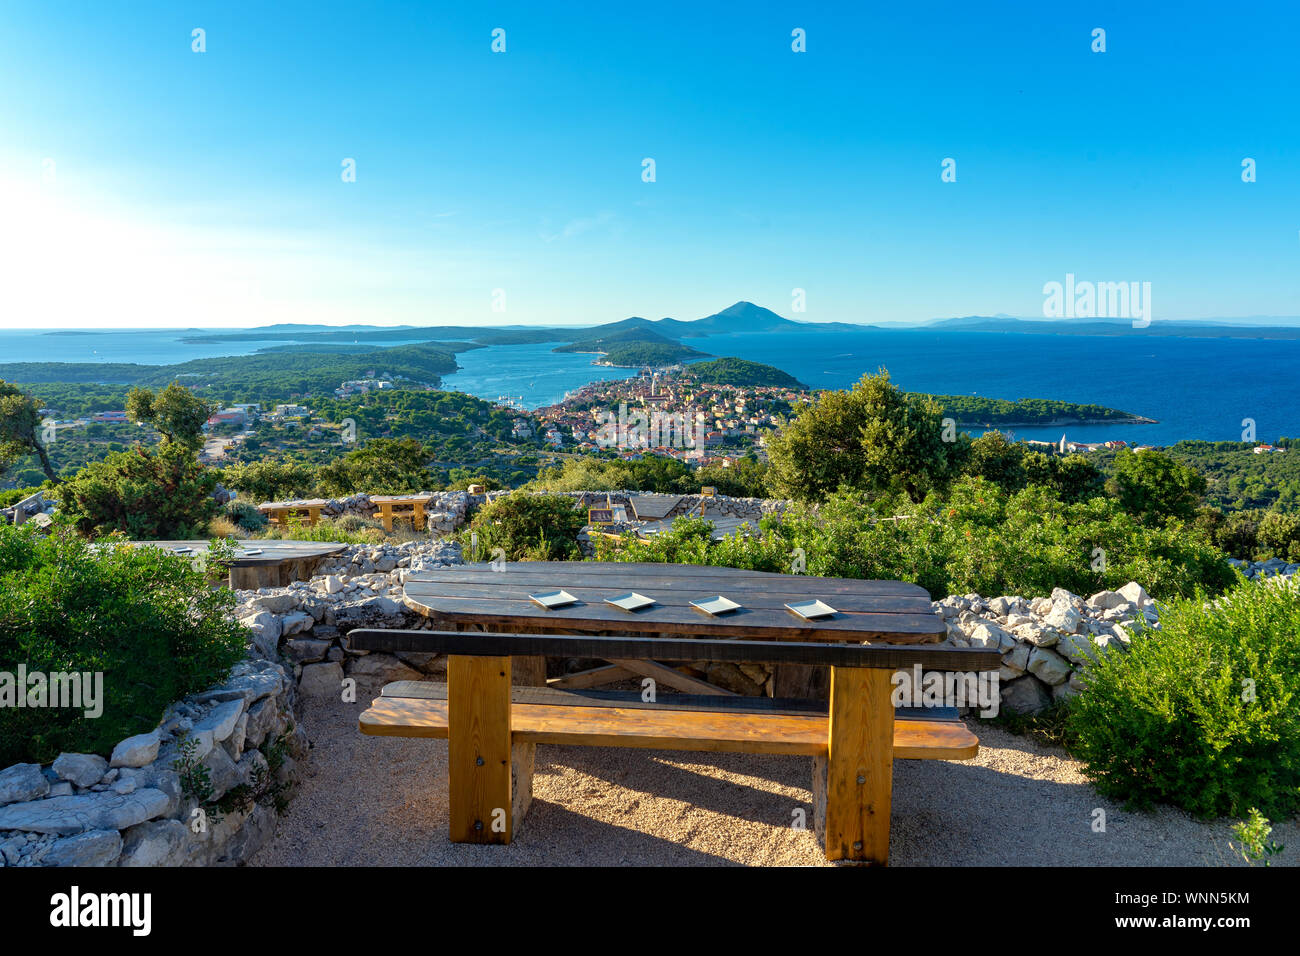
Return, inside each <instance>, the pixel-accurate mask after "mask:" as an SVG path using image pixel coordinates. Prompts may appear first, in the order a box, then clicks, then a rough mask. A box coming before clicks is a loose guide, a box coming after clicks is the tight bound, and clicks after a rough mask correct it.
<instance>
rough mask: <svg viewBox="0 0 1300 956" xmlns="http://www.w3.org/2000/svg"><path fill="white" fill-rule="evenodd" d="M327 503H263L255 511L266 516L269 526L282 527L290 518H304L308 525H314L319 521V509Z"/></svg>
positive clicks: (322, 501) (317, 500)
mask: <svg viewBox="0 0 1300 956" xmlns="http://www.w3.org/2000/svg"><path fill="white" fill-rule="evenodd" d="M327 504H329V502H327V501H326V500H325V499H324V498H312V499H311V500H308V501H265V502H263V503H262V504H260V505H258V506H257V510H258V511H260V512H262V514H264V515H266V517H267V520H269V521H270V522H271V524H273V525H276V526H278V527H284V526H286V525H287V524H288V523H289V518H290V517H299V518H302V517H305V518H306V519H307V524H308V525H315V524H316V522H317V521H319V520H320V512H321V509H322V508H324V507H325V506H326V505H327Z"/></svg>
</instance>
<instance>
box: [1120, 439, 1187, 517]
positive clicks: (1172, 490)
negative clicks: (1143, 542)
mask: <svg viewBox="0 0 1300 956" xmlns="http://www.w3.org/2000/svg"><path fill="white" fill-rule="evenodd" d="M1114 469H1115V471H1114V475H1113V477H1112V478H1111V479H1110V480H1109V481H1107V482H1106V490H1107V492H1109V493H1110V494H1112V495H1114V496H1115V497H1117V498H1118V499H1119V501H1120V503H1121V504H1122V505H1123V506H1124V510H1125V511H1127V512H1128V513H1129V514H1132V515H1135V516H1136V517H1138V518H1139V519H1141V520H1142V521H1143V522H1144V523H1146V524H1159V523H1160V522H1162V521H1164V520H1166V519H1168V518H1180V519H1183V520H1185V521H1190V520H1191V519H1192V518H1193V517H1194V516H1195V514H1196V509H1197V507H1198V506H1199V505H1200V503H1201V499H1202V497H1203V496H1204V495H1205V488H1206V482H1205V476H1204V475H1202V474H1201V473H1200V472H1199V471H1197V470H1196V469H1195V468H1192V467H1190V466H1188V465H1185V464H1183V463H1182V462H1180V461H1178V460H1177V459H1176V458H1173V457H1171V456H1170V455H1167V454H1165V453H1164V452H1159V451H1155V450H1144V451H1139V452H1132V451H1128V450H1127V449H1125V450H1123V451H1121V452H1119V454H1117V455H1116V456H1115V464H1114Z"/></svg>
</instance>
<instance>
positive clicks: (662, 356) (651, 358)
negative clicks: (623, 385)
mask: <svg viewBox="0 0 1300 956" xmlns="http://www.w3.org/2000/svg"><path fill="white" fill-rule="evenodd" d="M708 354H709V353H708V352H701V351H699V350H698V349H693V348H691V347H690V346H689V345H679V344H678V343H676V342H668V343H662V344H661V343H658V342H633V343H631V344H628V345H615V346H612V347H611V348H610V349H609V351H607V352H606V353H605V356H604V358H603V359H601V361H602V362H604V363H605V364H607V365H617V366H620V367H622V368H638V367H644V366H654V367H662V366H665V365H679V364H681V363H682V362H684V361H687V360H688V359H692V358H707V357H708Z"/></svg>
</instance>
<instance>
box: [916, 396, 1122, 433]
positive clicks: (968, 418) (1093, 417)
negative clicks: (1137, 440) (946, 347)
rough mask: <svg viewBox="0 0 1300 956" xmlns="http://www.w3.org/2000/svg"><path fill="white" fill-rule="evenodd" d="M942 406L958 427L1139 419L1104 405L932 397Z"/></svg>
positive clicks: (1036, 399)
mask: <svg viewBox="0 0 1300 956" xmlns="http://www.w3.org/2000/svg"><path fill="white" fill-rule="evenodd" d="M927 397H929V398H933V399H934V400H935V401H936V402H938V403H939V405H940V407H941V408H942V409H943V414H944V415H947V416H949V417H951V418H954V419H956V421H957V424H958V425H983V426H986V427H995V426H998V425H1043V424H1048V423H1052V422H1061V423H1070V424H1076V423H1079V422H1109V421H1131V420H1133V419H1136V418H1138V416H1136V415H1134V414H1133V413H1131V412H1122V411H1119V410H1118V409H1115V408H1107V407H1105V406H1104V405H1076V404H1074V403H1073V402H1058V401H1055V400H1053V399H1049V398H1021V399H1018V400H1016V401H1014V402H1010V401H1007V400H1006V399H1003V398H981V397H979V396H976V395H930V396H927Z"/></svg>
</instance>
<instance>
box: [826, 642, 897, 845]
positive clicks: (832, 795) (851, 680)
mask: <svg viewBox="0 0 1300 956" xmlns="http://www.w3.org/2000/svg"><path fill="white" fill-rule="evenodd" d="M890 674H891V672H890V671H889V670H887V669H884V668H874V667H832V668H831V700H830V737H829V741H828V750H829V753H828V754H827V756H826V757H816V758H814V760H813V819H814V825H815V827H816V831H817V835H818V837H820V838H821V840H822V842H823V845H824V846H825V848H826V859H828V860H856V861H860V862H865V863H875V864H879V865H881V866H883V865H885V864H887V863H888V862H889V807H890V799H891V796H892V791H893V776H894V707H893V702H892V701H891V699H890V695H891V692H892V690H893V684H892V683H891V681H890Z"/></svg>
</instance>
